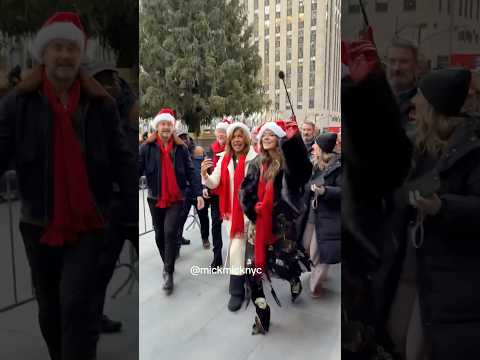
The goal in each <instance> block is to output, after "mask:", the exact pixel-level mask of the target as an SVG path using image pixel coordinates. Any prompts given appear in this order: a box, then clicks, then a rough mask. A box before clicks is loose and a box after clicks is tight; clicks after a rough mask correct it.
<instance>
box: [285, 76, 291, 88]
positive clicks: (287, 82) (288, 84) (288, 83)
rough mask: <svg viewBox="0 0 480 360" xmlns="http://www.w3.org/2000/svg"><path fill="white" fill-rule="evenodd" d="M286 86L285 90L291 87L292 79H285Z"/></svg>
mask: <svg viewBox="0 0 480 360" xmlns="http://www.w3.org/2000/svg"><path fill="white" fill-rule="evenodd" d="M285 82H286V84H287V88H290V87H291V86H292V79H291V78H289V77H287V79H286V80H285Z"/></svg>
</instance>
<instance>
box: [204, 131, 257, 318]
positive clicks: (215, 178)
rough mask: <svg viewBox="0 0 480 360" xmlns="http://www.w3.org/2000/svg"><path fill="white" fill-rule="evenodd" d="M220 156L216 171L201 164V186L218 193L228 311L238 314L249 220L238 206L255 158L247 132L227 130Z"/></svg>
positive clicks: (206, 163)
mask: <svg viewBox="0 0 480 360" xmlns="http://www.w3.org/2000/svg"><path fill="white" fill-rule="evenodd" d="M218 155H219V156H220V158H219V160H218V162H217V164H216V166H215V169H214V170H213V172H212V173H211V174H210V175H209V174H208V171H209V169H210V168H212V166H213V161H212V160H211V159H206V160H204V161H203V163H202V167H201V174H202V183H203V184H204V185H205V186H207V187H208V188H209V189H217V193H218V195H219V201H220V215H221V217H222V218H223V219H224V220H226V224H227V230H228V233H229V237H230V244H229V247H228V255H227V259H228V260H227V262H229V267H230V286H229V291H230V295H231V297H230V301H229V302H228V309H229V310H230V311H237V310H238V309H240V307H241V306H242V302H243V300H244V298H245V271H244V270H245V269H244V267H245V244H246V240H245V229H246V223H247V221H248V219H247V218H246V217H245V216H244V214H243V211H242V207H241V205H240V199H239V196H238V194H239V191H240V185H241V183H242V181H243V179H244V177H245V174H246V173H247V171H248V168H249V166H250V164H251V162H252V161H253V160H254V159H255V157H256V156H257V153H256V152H255V150H253V148H252V146H251V138H250V130H249V129H248V127H247V126H246V125H245V124H243V123H240V122H235V123H233V124H230V125H229V126H228V128H227V141H226V146H225V151H224V152H223V153H220V154H218Z"/></svg>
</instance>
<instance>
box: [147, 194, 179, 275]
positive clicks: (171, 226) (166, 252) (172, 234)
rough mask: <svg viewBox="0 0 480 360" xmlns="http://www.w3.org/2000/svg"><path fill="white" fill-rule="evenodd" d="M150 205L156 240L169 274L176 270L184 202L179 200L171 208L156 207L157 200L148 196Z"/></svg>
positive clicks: (165, 268)
mask: <svg viewBox="0 0 480 360" xmlns="http://www.w3.org/2000/svg"><path fill="white" fill-rule="evenodd" d="M147 201H148V206H149V207H150V214H151V215H152V223H153V228H154V229H155V242H156V243H157V247H158V251H159V252H160V256H161V257H162V260H163V265H164V270H165V272H167V273H169V274H173V272H174V271H175V256H176V252H177V229H178V224H179V220H180V212H181V211H182V206H183V202H177V203H175V204H174V205H172V206H171V207H169V208H166V209H160V208H157V207H156V204H157V200H156V199H152V198H148V199H147Z"/></svg>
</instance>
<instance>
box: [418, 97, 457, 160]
mask: <svg viewBox="0 0 480 360" xmlns="http://www.w3.org/2000/svg"><path fill="white" fill-rule="evenodd" d="M416 122H417V132H416V139H415V147H416V150H417V152H418V153H419V154H430V155H433V156H440V155H442V154H443V153H444V152H445V150H446V149H447V146H448V141H449V139H450V137H451V135H452V134H453V131H454V130H455V128H456V127H457V126H458V125H459V124H460V123H461V122H462V119H461V118H458V117H448V116H445V115H443V114H440V113H438V112H437V111H435V109H434V108H433V106H431V105H430V104H427V105H426V107H425V110H424V111H421V112H417V114H416Z"/></svg>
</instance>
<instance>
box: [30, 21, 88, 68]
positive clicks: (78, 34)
mask: <svg viewBox="0 0 480 360" xmlns="http://www.w3.org/2000/svg"><path fill="white" fill-rule="evenodd" d="M54 39H66V40H72V41H75V42H76V43H77V44H78V47H79V48H80V50H81V51H82V54H83V53H84V52H85V48H86V46H87V34H86V33H85V28H84V27H83V25H82V22H81V21H80V17H79V16H78V14H76V13H74V12H56V13H55V14H53V15H52V16H51V17H50V18H49V19H48V20H47V21H46V22H45V23H44V24H43V25H42V28H41V29H40V30H39V31H38V33H37V35H36V36H35V38H34V39H33V42H32V46H31V53H32V56H33V57H34V58H35V60H36V61H38V62H39V63H41V62H42V53H43V50H44V49H45V47H46V46H47V45H48V43H49V42H50V41H52V40H54Z"/></svg>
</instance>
